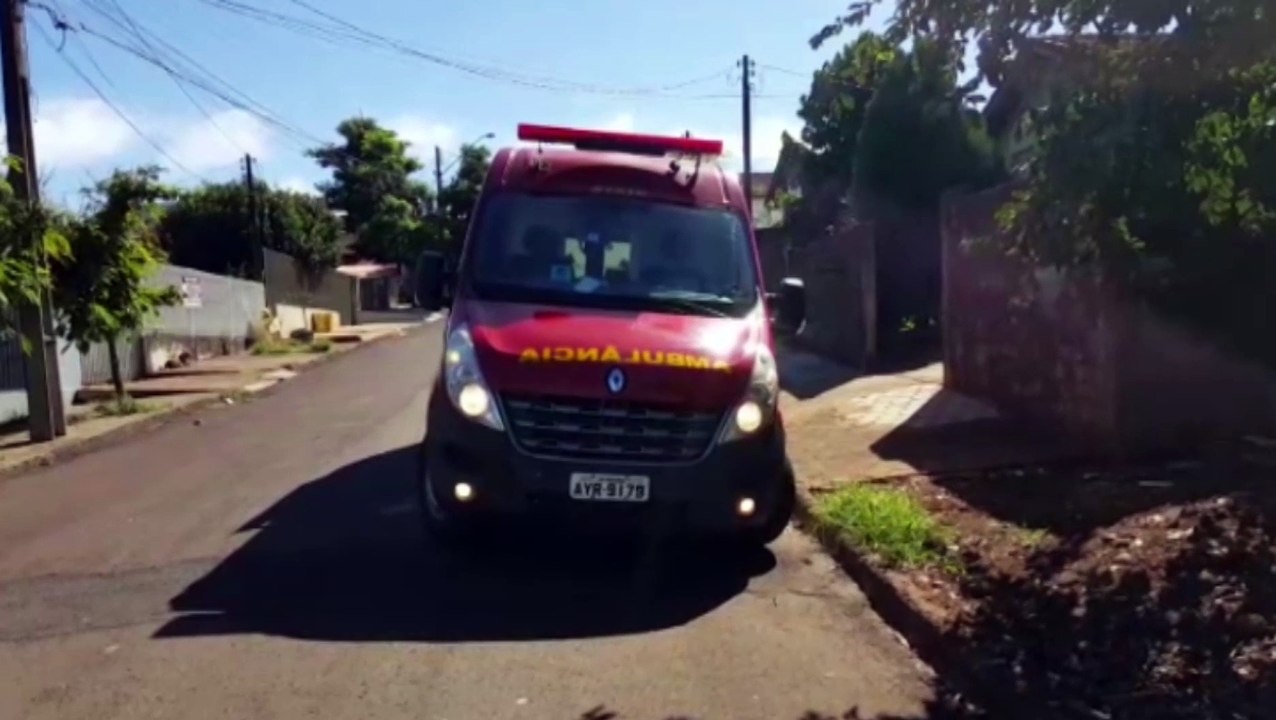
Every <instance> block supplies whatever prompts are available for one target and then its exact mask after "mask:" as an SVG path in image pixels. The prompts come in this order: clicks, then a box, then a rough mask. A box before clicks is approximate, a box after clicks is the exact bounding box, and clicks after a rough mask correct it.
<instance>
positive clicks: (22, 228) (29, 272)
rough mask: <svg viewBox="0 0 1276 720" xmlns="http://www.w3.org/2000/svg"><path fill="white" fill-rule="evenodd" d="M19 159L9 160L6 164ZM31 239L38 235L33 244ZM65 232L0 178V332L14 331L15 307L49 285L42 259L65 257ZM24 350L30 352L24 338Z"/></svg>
mask: <svg viewBox="0 0 1276 720" xmlns="http://www.w3.org/2000/svg"><path fill="white" fill-rule="evenodd" d="M18 162H19V161H18V160H17V159H16V158H11V159H10V160H9V163H8V164H9V165H14V164H15V163H18ZM33 238H40V242H38V243H36V242H34V241H33ZM68 252H69V250H68V247H67V241H66V235H65V233H63V232H62V228H61V225H60V224H59V223H58V222H57V217H56V215H55V214H53V213H50V212H49V211H48V210H47V209H44V208H41V207H37V206H33V205H30V204H28V203H26V202H23V201H21V200H19V199H18V198H17V196H16V194H15V193H14V192H13V187H12V186H11V185H10V184H9V183H8V182H7V181H6V180H5V179H4V178H3V177H0V334H8V333H12V332H13V331H14V330H15V327H14V326H13V322H14V320H15V319H16V318H17V310H18V308H19V307H20V306H22V305H26V304H32V305H34V304H36V303H38V302H39V301H40V295H41V293H43V292H45V291H47V290H48V288H49V271H48V266H47V264H46V262H45V259H46V258H49V259H54V260H59V259H63V258H65V257H66V256H67V254H68ZM23 348H24V350H26V351H28V352H29V351H30V350H31V348H30V347H27V346H26V344H25V339H24V345H23Z"/></svg>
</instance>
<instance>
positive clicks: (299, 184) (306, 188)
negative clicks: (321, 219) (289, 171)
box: [275, 175, 319, 195]
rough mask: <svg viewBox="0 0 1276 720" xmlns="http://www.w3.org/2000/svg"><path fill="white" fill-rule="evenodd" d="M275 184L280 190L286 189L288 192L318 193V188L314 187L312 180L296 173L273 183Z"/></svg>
mask: <svg viewBox="0 0 1276 720" xmlns="http://www.w3.org/2000/svg"><path fill="white" fill-rule="evenodd" d="M275 185H276V187H278V188H280V189H281V190H287V191H288V192H295V193H301V194H303V195H318V194H319V190H318V189H317V188H315V183H314V182H312V181H310V180H307V179H305V178H303V177H299V176H296V175H293V176H292V177H287V178H284V179H283V180H281V181H279V182H278V183H275Z"/></svg>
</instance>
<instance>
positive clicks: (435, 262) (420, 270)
mask: <svg viewBox="0 0 1276 720" xmlns="http://www.w3.org/2000/svg"><path fill="white" fill-rule="evenodd" d="M446 274H447V273H446V269H445V267H444V262H443V255H442V254H440V253H437V252H432V251H429V250H427V251H425V252H423V253H421V255H420V257H419V258H417V262H416V269H415V273H414V275H415V277H414V279H415V281H416V292H415V295H416V297H415V300H416V305H417V307H419V308H422V309H424V310H438V309H440V308H442V307H443V306H444V300H445V297H444V295H445V294H444V287H445V286H446V284H447V283H446Z"/></svg>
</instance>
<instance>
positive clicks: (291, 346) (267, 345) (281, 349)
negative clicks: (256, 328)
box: [252, 338, 332, 355]
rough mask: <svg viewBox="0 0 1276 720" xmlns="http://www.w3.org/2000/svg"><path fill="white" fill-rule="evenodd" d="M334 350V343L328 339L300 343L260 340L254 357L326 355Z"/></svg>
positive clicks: (254, 347)
mask: <svg viewBox="0 0 1276 720" xmlns="http://www.w3.org/2000/svg"><path fill="white" fill-rule="evenodd" d="M331 350H332V341H331V340H327V339H319V340H311V341H309V342H300V341H297V340H278V339H275V338H270V339H263V340H259V341H257V342H256V343H254V344H253V348H252V354H253V355H295V354H298V353H316V354H321V353H326V352H330V351H331Z"/></svg>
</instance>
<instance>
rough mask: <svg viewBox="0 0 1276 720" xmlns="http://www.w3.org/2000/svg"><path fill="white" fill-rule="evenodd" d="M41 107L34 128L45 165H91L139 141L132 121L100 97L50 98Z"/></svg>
mask: <svg viewBox="0 0 1276 720" xmlns="http://www.w3.org/2000/svg"><path fill="white" fill-rule="evenodd" d="M38 110H39V112H38V113H37V115H36V116H35V118H34V121H33V128H34V132H35V150H36V162H37V163H38V164H39V165H40V166H41V168H54V167H58V166H63V167H65V166H72V167H88V166H91V165H95V164H97V163H100V162H103V161H105V160H109V159H111V158H113V157H116V156H118V155H120V154H122V153H124V152H127V151H128V150H129V149H130V148H132V147H133V146H134V144H135V143H136V142H137V135H136V134H134V132H133V130H132V128H130V127H129V126H128V123H126V122H124V121H123V120H122V119H120V117H119V116H118V115H116V114H115V111H113V110H111V108H110V107H109V106H108V105H107V104H106V103H104V102H102V101H101V100H98V99H88V98H58V99H50V100H45V101H44V102H41V103H40V104H39V108H38Z"/></svg>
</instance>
